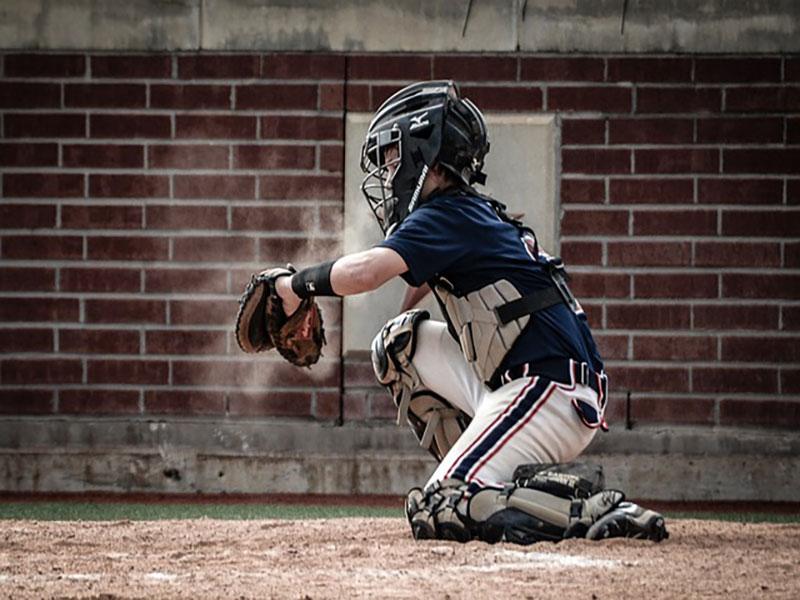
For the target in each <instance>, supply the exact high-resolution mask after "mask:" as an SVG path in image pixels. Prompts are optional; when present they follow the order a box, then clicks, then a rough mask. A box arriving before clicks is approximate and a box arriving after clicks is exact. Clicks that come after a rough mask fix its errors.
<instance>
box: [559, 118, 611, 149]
mask: <svg viewBox="0 0 800 600" xmlns="http://www.w3.org/2000/svg"><path fill="white" fill-rule="evenodd" d="M605 140H606V121H605V119H564V120H563V121H562V122H561V143H562V144H564V145H569V144H604V143H605Z"/></svg>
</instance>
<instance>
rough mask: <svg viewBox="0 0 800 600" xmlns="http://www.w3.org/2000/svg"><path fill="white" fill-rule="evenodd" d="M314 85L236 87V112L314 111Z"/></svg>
mask: <svg viewBox="0 0 800 600" xmlns="http://www.w3.org/2000/svg"><path fill="white" fill-rule="evenodd" d="M317 101H318V96H317V86H316V85H305V84H303V85H294V84H286V83H281V84H275V85H239V86H236V109H237V110H281V109H291V110H304V109H305V110H315V109H316V108H317Z"/></svg>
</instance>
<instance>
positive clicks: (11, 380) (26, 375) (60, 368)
mask: <svg viewBox="0 0 800 600" xmlns="http://www.w3.org/2000/svg"><path fill="white" fill-rule="evenodd" d="M0 377H2V380H3V384H4V385H9V384H11V385H19V384H31V383H34V384H38V385H41V384H44V383H80V382H81V378H82V377H83V366H82V365H81V361H80V360H67V359H56V358H52V359H47V360H34V359H26V360H3V361H2V362H0Z"/></svg>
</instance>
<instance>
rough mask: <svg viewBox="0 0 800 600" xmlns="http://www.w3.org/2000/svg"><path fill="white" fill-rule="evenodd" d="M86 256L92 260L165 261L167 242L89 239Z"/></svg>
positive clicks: (131, 239)
mask: <svg viewBox="0 0 800 600" xmlns="http://www.w3.org/2000/svg"><path fill="white" fill-rule="evenodd" d="M87 242H88V244H87V245H88V253H87V254H88V256H89V258H90V259H92V260H125V261H130V260H167V259H168V258H169V240H168V239H167V238H157V237H128V236H124V237H116V236H115V237H90V238H89V239H88V240H87Z"/></svg>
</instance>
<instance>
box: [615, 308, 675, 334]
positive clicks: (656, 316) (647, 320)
mask: <svg viewBox="0 0 800 600" xmlns="http://www.w3.org/2000/svg"><path fill="white" fill-rule="evenodd" d="M689 312H690V308H689V306H688V305H681V304H677V303H672V304H652V303H637V304H611V305H608V306H607V307H606V322H607V326H608V328H609V329H668V330H673V331H674V330H679V329H687V330H688V329H689Z"/></svg>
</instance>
